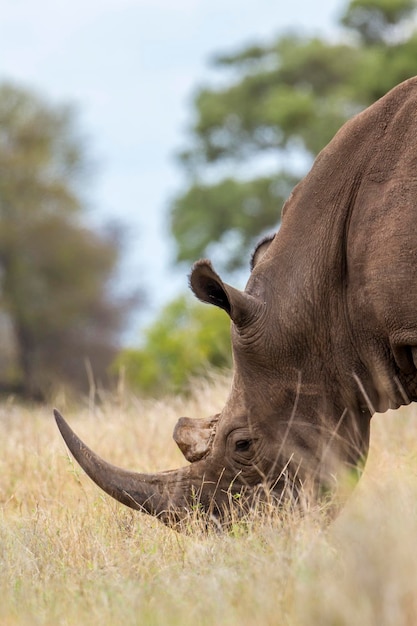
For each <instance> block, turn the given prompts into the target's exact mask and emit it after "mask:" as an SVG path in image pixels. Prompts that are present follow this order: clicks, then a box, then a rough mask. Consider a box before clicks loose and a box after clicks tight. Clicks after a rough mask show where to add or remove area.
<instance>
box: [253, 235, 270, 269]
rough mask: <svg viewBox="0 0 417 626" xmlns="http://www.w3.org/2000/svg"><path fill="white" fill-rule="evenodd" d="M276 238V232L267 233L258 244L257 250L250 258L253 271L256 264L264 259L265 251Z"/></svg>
mask: <svg viewBox="0 0 417 626" xmlns="http://www.w3.org/2000/svg"><path fill="white" fill-rule="evenodd" d="M274 239H275V234H273V235H267V236H266V237H264V238H263V239H261V241H260V242H259V243H258V245H257V246H256V248H255V250H254V251H253V253H252V258H251V260H250V269H251V271H252V270H253V269H254V268H255V266H256V265H258V263H259V262H260V261H261V260H262V258H263V257H264V256H265V253H266V252H267V251H268V249H269V246H270V245H271V243H272V242H273V241H274Z"/></svg>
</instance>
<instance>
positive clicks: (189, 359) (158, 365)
mask: <svg viewBox="0 0 417 626" xmlns="http://www.w3.org/2000/svg"><path fill="white" fill-rule="evenodd" d="M231 363H232V357H231V349H230V323H229V320H228V318H227V316H226V315H224V313H223V312H222V311H220V310H218V309H216V308H215V307H206V306H204V305H203V304H200V303H198V302H194V301H192V300H190V299H188V297H184V296H181V297H179V298H177V299H176V300H174V301H172V302H171V303H169V304H168V305H167V306H166V307H165V308H164V309H163V310H162V312H161V314H160V316H159V317H158V318H157V319H156V320H155V321H154V322H153V323H152V324H151V325H150V326H149V327H148V329H147V330H146V331H145V333H144V343H143V347H142V348H140V349H125V350H123V351H122V352H121V353H120V354H119V356H118V357H117V359H116V361H115V364H114V370H115V371H116V372H119V371H120V370H123V371H124V372H125V378H126V381H127V383H128V385H129V386H130V387H131V388H132V389H134V390H140V391H142V392H146V393H150V394H157V395H159V394H160V393H161V392H162V391H163V392H164V393H166V392H172V391H179V390H183V389H184V388H185V386H186V384H187V382H188V381H189V379H190V377H191V376H197V375H204V374H205V373H207V371H208V369H210V368H213V367H214V368H226V367H230V366H231Z"/></svg>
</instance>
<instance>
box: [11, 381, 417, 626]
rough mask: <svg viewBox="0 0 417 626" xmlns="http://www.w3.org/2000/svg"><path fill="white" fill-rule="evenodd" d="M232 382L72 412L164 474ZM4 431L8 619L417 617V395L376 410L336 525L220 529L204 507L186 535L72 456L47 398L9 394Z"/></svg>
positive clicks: (294, 625) (140, 463)
mask: <svg viewBox="0 0 417 626" xmlns="http://www.w3.org/2000/svg"><path fill="white" fill-rule="evenodd" d="M228 384H229V381H228V380H226V379H218V380H216V381H213V382H212V383H210V384H209V383H201V384H200V385H199V386H198V387H197V388H196V390H195V394H193V395H192V396H189V397H188V398H187V399H181V398H180V397H178V396H176V397H172V398H166V399H165V400H163V401H162V400H160V401H152V400H142V399H140V398H138V397H136V396H131V395H129V394H127V393H126V392H124V390H123V388H122V387H120V388H119V393H118V395H113V396H112V397H111V398H104V397H102V398H101V402H100V403H99V404H95V403H92V402H90V403H89V404H88V403H86V404H85V405H84V406H83V407H81V408H77V409H75V408H74V407H72V408H71V407H70V406H67V407H66V408H65V411H64V413H65V415H66V416H67V417H68V419H69V421H70V422H71V424H72V425H73V426H74V428H75V429H76V430H77V432H78V433H79V434H80V435H81V436H82V437H83V438H84V440H85V441H86V442H88V443H91V444H92V445H93V446H94V448H95V449H96V450H97V451H98V452H99V453H100V454H101V455H102V456H104V457H105V458H107V459H109V460H111V461H113V462H114V463H116V464H118V465H121V466H124V467H130V468H132V469H133V468H136V469H139V470H149V471H153V470H162V469H167V468H169V467H177V466H178V465H180V464H181V463H182V462H184V460H183V459H182V457H181V454H180V453H179V451H178V449H177V448H176V446H175V444H174V443H173V441H172V440H171V432H172V428H173V426H174V424H175V422H176V420H177V417H178V416H179V415H195V416H201V415H206V414H208V413H215V412H216V411H217V410H218V409H219V408H220V407H221V406H222V405H223V402H224V399H225V395H226V393H227V387H228ZM58 402H59V403H60V406H61V407H62V408H64V407H65V402H64V399H63V398H61V399H58ZM0 428H1V430H2V432H3V433H4V434H5V435H4V436H3V437H2V438H1V439H0V459H1V460H0V469H1V477H2V479H1V483H0V500H1V523H0V592H1V597H2V601H1V603H0V623H1V624H4V625H5V626H6V625H7V626H29V625H30V626H49V625H52V624H66V625H68V626H76V625H79V624H92V623H99V624H101V625H102V626H110V625H111V626H113V625H115V624H124V625H125V626H129V625H132V626H133V625H135V626H136V625H137V624H146V625H154V626H157V625H161V626H166V625H167V624H169V625H170V626H171V625H178V626H188V625H189V626H195V625H196V624H199V625H201V626H214V625H216V626H217V625H219V624H222V625H223V624H225V625H226V624H227V625H228V626H234V625H236V626H238V625H239V626H253V625H254V624H265V625H271V626H272V625H274V626H275V625H280V626H281V625H283V626H285V625H287V626H312V625H314V626H316V625H318V624H320V626H322V625H329V626H334V625H335V624H337V625H338V626H344V625H346V626H351V625H352V624H360V625H361V626H376V625H378V626H411V625H413V624H415V623H416V622H417V560H416V558H415V549H414V546H415V543H416V536H417V511H416V506H417V505H416V503H417V457H416V441H417V414H416V409H415V407H414V406H413V405H412V406H410V407H409V408H407V409H403V410H400V411H397V412H396V413H387V414H385V415H376V416H375V417H374V418H373V424H372V437H371V451H370V457H369V460H368V464H367V467H366V470H365V473H364V476H363V477H362V479H361V481H360V482H359V485H358V487H357V488H356V490H355V491H354V493H353V495H352V496H351V497H350V499H349V501H348V503H347V505H346V506H345V508H344V509H343V510H342V512H341V513H340V514H339V516H338V517H337V518H336V519H334V520H333V521H332V522H330V523H328V520H327V516H326V512H325V511H324V510H320V509H313V508H311V509H309V510H306V511H304V513H303V514H302V515H300V513H299V512H297V511H291V510H284V511H281V513H280V514H278V513H277V512H276V511H269V512H268V511H264V514H263V515H254V516H252V517H250V518H249V519H246V521H240V522H238V521H236V523H235V524H233V525H232V526H231V528H230V530H229V532H226V533H221V534H219V533H217V532H216V531H215V530H214V529H209V531H206V530H205V529H204V528H203V525H202V524H201V522H200V521H199V519H198V516H197V515H196V516H195V517H192V518H190V521H189V527H188V533H186V534H181V535H180V534H178V533H176V532H175V531H173V530H170V529H168V528H166V527H165V526H163V525H162V524H161V523H160V522H158V521H157V520H156V519H154V518H151V517H148V516H146V515H144V514H141V513H138V512H136V511H132V510H130V509H128V508H126V507H124V506H122V505H120V504H118V503H117V502H115V501H114V500H112V499H111V498H110V497H108V496H106V495H105V494H104V493H103V492H101V491H100V490H99V489H98V488H97V487H96V486H95V485H93V483H91V481H90V480H89V479H88V478H87V477H86V476H85V474H83V473H82V471H81V470H80V469H79V467H78V465H76V464H75V463H74V462H73V461H72V460H71V458H70V457H69V456H68V454H67V451H66V449H65V446H64V444H63V442H62V440H61V439H60V437H58V436H57V430H56V426H55V423H54V420H53V418H52V415H51V412H50V410H49V409H48V410H45V408H44V407H42V408H39V407H38V408H32V407H22V406H19V405H15V404H14V403H12V402H11V403H9V404H8V405H5V404H3V405H2V406H1V407H0ZM6 433H7V436H6Z"/></svg>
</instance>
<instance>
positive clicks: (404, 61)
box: [171, 0, 417, 270]
mask: <svg viewBox="0 0 417 626" xmlns="http://www.w3.org/2000/svg"><path fill="white" fill-rule="evenodd" d="M415 9H416V2H415V0H351V2H350V3H349V4H348V6H347V8H346V10H345V12H344V14H343V15H342V17H341V19H340V25H341V27H342V28H344V31H342V32H341V38H340V41H338V42H335V41H333V40H326V39H320V38H305V37H300V36H297V35H293V34H292V35H289V34H286V35H283V36H280V37H279V38H278V39H277V40H276V41H274V42H272V44H269V45H259V46H252V47H248V48H245V49H243V50H241V51H239V52H236V53H235V54H230V55H222V56H218V57H217V58H216V59H215V61H214V63H215V67H216V69H217V71H218V72H219V73H220V74H221V75H222V77H223V80H222V81H221V86H214V87H205V88H202V89H200V90H199V91H198V92H197V94H196V97H195V102H194V106H195V110H194V115H193V119H194V120H195V121H194V124H193V126H192V128H191V137H190V142H189V143H190V145H189V148H188V149H187V150H185V151H183V153H182V154H181V161H182V164H183V166H184V168H185V170H186V173H187V175H188V188H187V189H186V190H185V192H184V193H183V194H181V195H180V196H179V197H177V198H176V199H175V200H174V202H173V205H172V210H171V228H172V232H173V234H174V237H175V240H176V243H177V260H178V261H194V260H195V259H196V258H197V257H199V256H207V255H209V254H210V256H212V257H214V259H215V261H216V263H217V264H219V265H223V270H224V269H226V270H231V269H235V268H236V267H239V266H241V265H242V264H243V263H245V264H246V261H245V260H244V259H245V258H247V257H248V253H249V249H250V247H251V246H252V245H253V244H254V241H255V240H256V239H257V238H258V237H259V236H260V234H262V232H263V231H265V230H268V229H272V230H275V229H276V227H277V225H278V222H279V211H280V207H281V206H282V204H283V202H284V200H285V199H286V197H287V196H288V192H289V189H290V188H292V187H293V185H294V182H295V180H296V177H297V175H298V176H299V175H300V174H303V173H304V171H305V170H306V169H307V166H309V165H310V164H311V162H312V160H313V157H314V156H315V155H316V154H317V153H318V152H319V150H320V149H321V148H322V147H323V146H324V145H325V144H326V143H328V141H329V140H330V139H331V138H332V137H333V135H334V134H335V132H336V131H337V130H338V128H339V127H340V126H341V125H342V124H343V123H344V122H345V121H346V119H348V118H349V117H351V116H352V115H353V114H355V113H357V112H358V111H360V110H361V109H363V108H364V107H366V106H367V105H369V104H371V103H372V102H374V101H375V100H376V99H377V98H379V97H381V96H382V95H383V94H385V93H386V92H387V91H388V90H389V89H391V88H392V87H393V86H394V85H396V84H398V83H399V82H401V81H402V80H404V79H406V78H408V77H410V76H412V75H414V74H417V31H416V29H415V28H413V27H412V25H413V23H414V22H413V18H415ZM294 163H296V164H297V171H296V169H295V168H294V167H293V165H294ZM261 165H262V167H261ZM260 170H261V171H262V174H261V175H259V174H258V172H259V171H260ZM265 171H268V172H269V174H268V175H265ZM270 172H272V174H271V173H270ZM214 242H217V243H214Z"/></svg>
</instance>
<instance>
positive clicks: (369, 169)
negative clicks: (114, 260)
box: [56, 78, 417, 523]
mask: <svg viewBox="0 0 417 626" xmlns="http://www.w3.org/2000/svg"><path fill="white" fill-rule="evenodd" d="M416 132H417V79H415V78H414V79H410V80H409V81H406V82H405V83H402V84H401V85H399V86H398V87H396V88H395V89H394V90H392V91H391V92H390V93H388V94H387V95H386V96H385V97H384V98H382V99H381V100H379V101H378V102H376V103H375V104H374V105H373V106H371V107H370V108H368V109H367V110H366V111H364V112H363V113H361V114H359V115H358V116H356V117H355V118H353V119H352V120H351V121H349V122H348V123H347V124H345V125H344V126H343V127H342V129H341V130H340V131H339V132H338V133H337V135H336V136H335V138H334V139H333V140H332V142H331V143H330V144H329V145H328V146H327V147H326V148H325V149H324V150H323V151H322V152H321V153H320V155H319V156H318V157H317V159H316V161H315V163H314V166H313V168H312V170H311V172H310V173H309V174H308V175H307V176H306V178H305V179H304V180H303V181H302V182H301V183H300V184H299V185H298V186H297V187H296V188H295V190H294V191H293V193H292V195H291V196H290V198H289V199H288V201H287V202H286V204H285V207H284V211H283V220H282V226H281V228H280V230H279V232H278V233H277V234H276V235H275V237H274V238H271V239H270V240H266V241H264V242H262V243H261V245H260V246H259V247H258V249H257V250H256V251H255V254H254V257H253V269H252V272H251V275H250V278H249V281H248V283H247V286H246V289H245V291H243V292H242V291H239V290H237V289H234V288H233V287H231V286H229V285H227V284H226V283H224V282H223V281H222V280H221V278H220V277H219V276H218V275H217V274H216V272H215V271H214V270H213V268H212V266H211V264H210V262H209V261H207V260H203V261H199V262H198V263H196V264H195V266H194V268H193V270H192V274H191V277H190V283H191V288H192V289H193V291H194V293H195V295H196V296H197V297H198V298H199V299H200V300H202V301H204V302H207V303H210V304H214V305H216V306H219V307H221V308H222V309H224V310H225V311H226V313H227V314H228V315H229V316H230V319H231V321H232V324H231V334H232V344H233V354H234V377H233V382H232V388H231V391H230V395H229V398H228V400H227V402H226V406H225V407H224V409H223V411H222V412H221V414H220V415H217V416H213V417H210V418H207V419H203V420H190V419H189V418H181V419H180V420H179V422H178V424H177V426H176V428H175V431H174V438H175V440H176V442H177V443H178V445H179V447H180V448H181V450H182V451H183V453H184V455H185V457H186V459H187V460H189V461H190V464H189V465H188V466H186V467H184V468H181V469H179V470H173V471H171V472H163V473H160V474H154V475H147V474H138V473H134V472H128V471H125V470H120V469H118V468H115V467H113V466H111V465H109V464H107V463H106V462H104V461H103V460H101V459H100V458H99V457H97V456H96V455H95V454H94V453H93V452H91V450H89V449H88V448H86V446H85V445H84V444H83V443H82V442H81V441H80V440H79V439H78V437H77V436H76V435H75V434H74V433H73V432H72V431H71V429H70V428H69V427H68V425H67V424H66V422H65V421H64V420H63V418H62V417H61V416H60V415H59V414H58V413H56V418H57V422H58V426H59V428H60V430H61V432H62V435H63V437H64V439H65V441H66V443H67V445H68V446H69V448H70V450H71V452H72V454H73V455H74V456H75V458H76V459H77V461H78V462H79V463H80V465H81V466H82V467H83V468H84V470H85V471H86V472H87V474H89V476H90V477H91V478H92V479H93V480H94V481H95V482H96V483H97V484H98V485H99V486H100V487H101V488H102V489H104V490H105V491H106V492H107V493H109V494H110V495H111V496H113V497H114V498H116V499H117V500H119V501H121V502H123V503H124V504H126V505H128V506H130V507H133V508H137V509H140V510H144V511H146V512H148V513H150V514H152V515H157V516H159V517H160V518H161V519H162V520H163V521H165V522H166V523H175V521H177V520H178V519H181V518H182V517H183V515H184V514H186V512H187V511H188V510H189V509H190V508H191V507H192V506H193V505H194V504H195V503H196V501H198V502H199V503H200V505H201V508H202V509H203V510H205V511H207V512H208V513H209V514H214V515H217V516H219V517H220V518H221V519H224V518H225V517H227V512H228V511H229V510H230V506H231V502H233V501H234V499H233V497H232V496H233V494H236V493H239V494H240V493H242V494H244V495H245V497H247V499H248V502H249V504H250V503H251V501H252V500H253V499H255V498H258V497H260V496H259V494H260V493H264V494H265V493H269V494H270V495H272V496H273V497H274V498H276V500H277V502H279V501H280V499H281V498H282V496H283V495H285V496H288V495H289V496H294V497H296V496H297V493H298V490H299V488H300V486H301V485H304V486H305V487H308V488H309V489H310V488H311V489H312V491H313V493H316V494H317V493H319V492H320V491H321V490H322V488H325V489H328V488H333V487H335V485H336V481H337V476H338V472H339V471H340V470H341V469H343V468H345V469H346V468H347V469H349V468H357V469H358V470H359V471H360V468H361V467H362V466H363V463H364V461H365V459H366V455H367V451H368V446H369V428H370V419H371V416H372V414H373V413H374V412H375V411H385V410H386V409H388V408H389V407H392V408H397V407H399V406H400V405H402V404H407V403H409V402H411V401H413V400H416V395H417V372H416V365H417V230H416V223H417V175H416V174H417V141H416V136H417V135H416ZM259 486H262V489H261V490H259V489H258V487H259Z"/></svg>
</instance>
